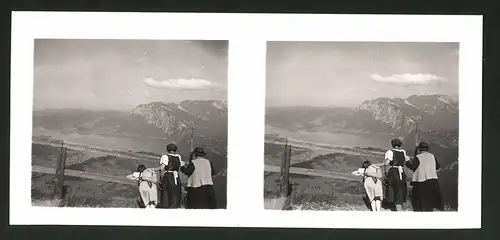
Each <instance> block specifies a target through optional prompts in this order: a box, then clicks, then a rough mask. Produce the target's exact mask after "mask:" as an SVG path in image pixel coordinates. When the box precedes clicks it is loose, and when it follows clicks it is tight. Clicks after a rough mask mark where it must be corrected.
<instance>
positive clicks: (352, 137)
mask: <svg viewBox="0 0 500 240" xmlns="http://www.w3.org/2000/svg"><path fill="white" fill-rule="evenodd" d="M266 134H279V135H280V137H288V138H292V139H297V140H302V141H308V142H314V143H325V144H332V145H341V146H348V147H374V148H382V149H387V148H390V147H391V146H390V141H391V140H392V139H393V138H394V137H395V136H391V135H388V134H370V133H345V132H343V133H328V132H306V131H297V132H291V131H287V130H282V129H279V130H278V129H275V128H266Z"/></svg>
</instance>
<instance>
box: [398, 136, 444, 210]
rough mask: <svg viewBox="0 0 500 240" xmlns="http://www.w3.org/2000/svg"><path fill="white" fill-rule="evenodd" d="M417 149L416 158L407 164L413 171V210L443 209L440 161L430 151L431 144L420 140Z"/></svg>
mask: <svg viewBox="0 0 500 240" xmlns="http://www.w3.org/2000/svg"><path fill="white" fill-rule="evenodd" d="M415 151H416V154H415V155H416V156H415V158H413V159H412V160H411V161H408V162H406V166H407V167H408V168H409V169H410V170H412V171H413V175H412V179H411V183H410V184H411V186H412V193H411V203H412V207H413V211H415V212H432V211H433V210H434V209H438V210H440V211H443V210H444V205H443V201H442V198H441V189H440V187H439V181H438V175H437V170H438V169H439V167H440V166H439V161H438V159H437V158H436V156H435V155H434V154H432V153H430V152H429V145H428V144H427V143H426V142H420V143H419V144H418V146H417V148H416V149H415Z"/></svg>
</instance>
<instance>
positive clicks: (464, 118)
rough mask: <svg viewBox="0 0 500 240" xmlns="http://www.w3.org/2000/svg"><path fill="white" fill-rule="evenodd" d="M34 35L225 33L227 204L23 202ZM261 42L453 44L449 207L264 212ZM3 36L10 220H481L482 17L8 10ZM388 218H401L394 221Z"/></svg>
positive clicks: (232, 223) (312, 224) (426, 224)
mask: <svg viewBox="0 0 500 240" xmlns="http://www.w3.org/2000/svg"><path fill="white" fill-rule="evenodd" d="M346 23H348V24H346ZM35 38H53V39H55V38H58V39H178V40H180V39H182V40H188V39H190V40H229V56H228V57H229V67H228V68H229V69H228V106H229V111H228V114H229V117H228V121H229V123H228V125H229V133H228V175H227V177H228V185H227V186H228V187H227V209H225V210H184V209H158V210H156V211H162V214H151V215H150V217H147V218H145V217H141V216H143V215H144V212H142V209H121V208H49V207H33V206H31V193H30V191H29V189H31V188H28V186H31V177H30V178H28V175H31V154H30V153H31V152H30V151H26V149H31V137H32V136H31V134H32V129H31V126H32V111H33V109H32V107H33V106H32V105H33V101H32V99H33V98H32V94H33V81H32V80H33V44H34V41H33V40H34V39H35ZM266 41H363V42H368V41H371V42H373V41H381V42H395V41H397V42H459V44H460V51H459V52H460V53H459V54H460V56H459V104H460V105H459V106H460V112H459V122H460V126H461V128H460V129H459V139H460V143H461V144H462V145H464V146H467V149H464V148H459V156H460V158H461V159H462V160H463V162H460V164H459V176H467V179H465V178H463V177H459V199H458V200H459V206H458V211H457V212H433V213H416V212H377V213H373V212H368V211H367V212H354V211H279V210H278V211H275V210H265V209H264V201H263V200H264V199H263V186H264V185H263V169H264V161H263V150H264V144H263V141H264V104H265V50H266V48H265V45H266ZM11 44H12V52H11V136H10V143H11V146H10V153H11V157H10V158H11V160H10V173H11V174H10V224H11V225H51V224H52V225H127V226H128V225H139V226H194V227H196V226H200V227H201V226H203V227H266V228H267V227H277V228H285V227H293V228H406V229H408V228H426V229H439V228H448V229H454V228H480V227H481V165H482V164H481V161H477V160H478V159H481V152H482V151H481V149H482V142H481V140H482V139H481V131H482V128H481V127H482V102H481V100H482V84H481V82H480V81H481V80H482V16H452V15H449V16H439V15H323V14H314V15H311V14H208V13H205V14H202V13H196V14H194V13H104V12H101V13H95V12H80V13H77V12H13V13H12V39H11ZM28 93H29V94H28ZM470 116H474V117H470ZM26 126H29V127H26ZM28 159H29V160H28ZM465 171H467V172H465ZM14 173H15V174H14ZM28 179H30V180H29V181H28ZM242 186H244V187H242ZM186 211H189V213H190V214H186ZM394 214H395V215H394ZM75 216H78V217H75ZM95 216H99V217H97V218H96V217H95ZM165 216H169V217H165ZM193 216H195V217H193ZM395 216H397V218H399V219H408V220H404V221H394V217H395ZM359 219H363V221H360V220H359ZM410 219H411V222H410ZM387 222H391V224H387Z"/></svg>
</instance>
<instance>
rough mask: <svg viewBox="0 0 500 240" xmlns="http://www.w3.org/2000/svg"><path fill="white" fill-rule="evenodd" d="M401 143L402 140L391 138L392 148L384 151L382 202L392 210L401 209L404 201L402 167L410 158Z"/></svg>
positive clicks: (405, 191) (404, 191) (404, 189)
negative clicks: (384, 185) (384, 175)
mask: <svg viewBox="0 0 500 240" xmlns="http://www.w3.org/2000/svg"><path fill="white" fill-rule="evenodd" d="M402 145H403V142H402V141H401V140H400V139H398V138H395V139H393V140H391V146H392V149H391V150H388V151H387V152H386V153H385V161H384V167H385V168H386V170H387V171H386V179H385V180H386V181H385V184H386V191H385V194H384V195H385V197H384V203H385V205H387V206H388V207H389V208H390V209H391V210H392V211H402V210H403V203H404V202H406V194H407V186H406V174H405V172H404V170H403V167H404V165H405V162H406V161H408V160H410V158H409V157H408V156H407V155H406V151H405V150H404V149H402V148H401V146H402Z"/></svg>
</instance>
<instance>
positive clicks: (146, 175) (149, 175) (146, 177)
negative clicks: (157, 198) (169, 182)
mask: <svg viewBox="0 0 500 240" xmlns="http://www.w3.org/2000/svg"><path fill="white" fill-rule="evenodd" d="M141 181H147V182H150V183H158V176H157V175H156V172H155V171H154V170H151V169H149V168H148V169H146V170H144V171H143V172H142V173H141V174H140V175H139V184H140V182H141Z"/></svg>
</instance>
